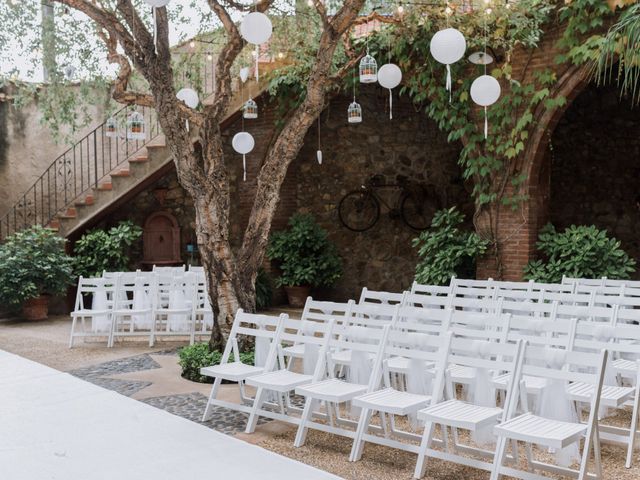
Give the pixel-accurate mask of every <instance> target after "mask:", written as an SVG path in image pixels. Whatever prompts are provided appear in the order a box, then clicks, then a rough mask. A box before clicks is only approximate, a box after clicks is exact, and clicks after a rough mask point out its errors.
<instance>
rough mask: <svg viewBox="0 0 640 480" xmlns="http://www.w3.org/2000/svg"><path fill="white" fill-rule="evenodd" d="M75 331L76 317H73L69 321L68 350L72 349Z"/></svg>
mask: <svg viewBox="0 0 640 480" xmlns="http://www.w3.org/2000/svg"><path fill="white" fill-rule="evenodd" d="M75 330H76V317H73V320H72V321H71V337H70V338H69V348H72V347H73V333H74V332H75Z"/></svg>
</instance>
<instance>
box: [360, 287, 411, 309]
mask: <svg viewBox="0 0 640 480" xmlns="http://www.w3.org/2000/svg"><path fill="white" fill-rule="evenodd" d="M404 297H405V292H402V293H397V292H383V291H376V290H369V289H368V288H367V287H364V288H363V289H362V292H361V293H360V300H358V304H359V305H364V304H372V305H396V304H399V303H400V304H402V303H404Z"/></svg>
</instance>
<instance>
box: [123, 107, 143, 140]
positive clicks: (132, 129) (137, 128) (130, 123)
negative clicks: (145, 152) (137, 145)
mask: <svg viewBox="0 0 640 480" xmlns="http://www.w3.org/2000/svg"><path fill="white" fill-rule="evenodd" d="M127 138H128V139H129V140H144V139H146V138H147V134H146V128H145V123H144V116H143V115H142V114H141V113H140V112H137V111H136V112H133V113H132V114H131V115H129V116H128V117H127Z"/></svg>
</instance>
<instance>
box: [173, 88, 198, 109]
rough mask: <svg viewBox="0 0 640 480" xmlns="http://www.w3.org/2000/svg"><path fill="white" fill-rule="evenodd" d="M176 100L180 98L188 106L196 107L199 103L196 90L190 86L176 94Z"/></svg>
mask: <svg viewBox="0 0 640 480" xmlns="http://www.w3.org/2000/svg"><path fill="white" fill-rule="evenodd" d="M176 97H178V100H181V101H183V102H184V103H185V105H186V106H187V107H189V108H196V107H197V106H198V105H199V104H200V99H199V98H198V92H196V91H195V90H193V89H191V88H183V89H181V90H180V91H178V93H177V94H176Z"/></svg>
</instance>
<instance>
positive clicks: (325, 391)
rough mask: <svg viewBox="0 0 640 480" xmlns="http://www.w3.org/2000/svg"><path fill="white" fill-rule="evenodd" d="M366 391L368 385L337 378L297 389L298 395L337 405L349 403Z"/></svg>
mask: <svg viewBox="0 0 640 480" xmlns="http://www.w3.org/2000/svg"><path fill="white" fill-rule="evenodd" d="M366 391H367V386H366V385H358V384H356V383H348V382H343V381H342V380H338V379H337V378H330V379H328V380H324V381H322V382H316V383H311V384H309V385H304V386H301V387H298V388H296V393H297V394H298V395H302V396H304V397H311V398H314V399H318V400H326V401H328V402H335V403H341V402H347V401H349V400H352V399H353V398H355V397H357V396H358V395H362V394H363V393H364V392H366Z"/></svg>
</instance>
